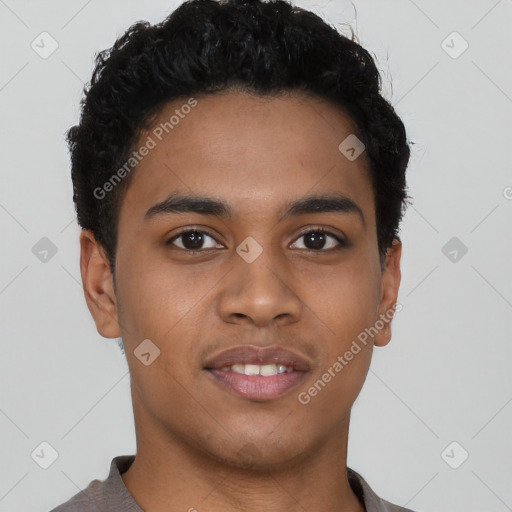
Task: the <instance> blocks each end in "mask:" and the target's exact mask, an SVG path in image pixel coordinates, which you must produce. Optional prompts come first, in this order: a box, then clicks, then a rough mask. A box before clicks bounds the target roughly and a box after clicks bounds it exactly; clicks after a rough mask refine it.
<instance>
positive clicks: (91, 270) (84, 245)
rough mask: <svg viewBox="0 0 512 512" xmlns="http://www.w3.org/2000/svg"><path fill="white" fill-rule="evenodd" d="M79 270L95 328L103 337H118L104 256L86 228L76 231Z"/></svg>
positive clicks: (118, 332)
mask: <svg viewBox="0 0 512 512" xmlns="http://www.w3.org/2000/svg"><path fill="white" fill-rule="evenodd" d="M80 273H81V276H82V285H83V289H84V295H85V301H86V302H87V307H88V308H89V311H90V312H91V315H92V317H93V319H94V322H95V324H96V329H97V330H98V332H99V333H100V334H101V335H102V336H103V337H105V338H117V337H119V336H120V335H121V334H120V329H119V322H118V315H117V302H116V295H115V291H114V282H113V276H112V273H111V271H110V266H109V262H108V258H107V256H106V254H105V251H104V249H103V247H102V246H101V244H99V242H98V241H97V240H96V238H95V236H94V234H93V233H92V232H91V231H89V230H87V229H82V232H81V233H80Z"/></svg>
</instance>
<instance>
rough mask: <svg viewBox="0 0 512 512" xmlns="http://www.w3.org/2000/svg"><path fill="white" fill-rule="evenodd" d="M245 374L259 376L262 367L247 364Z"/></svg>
mask: <svg viewBox="0 0 512 512" xmlns="http://www.w3.org/2000/svg"><path fill="white" fill-rule="evenodd" d="M244 373H245V375H259V374H260V367H259V366H258V365H257V364H246V365H245V372H244Z"/></svg>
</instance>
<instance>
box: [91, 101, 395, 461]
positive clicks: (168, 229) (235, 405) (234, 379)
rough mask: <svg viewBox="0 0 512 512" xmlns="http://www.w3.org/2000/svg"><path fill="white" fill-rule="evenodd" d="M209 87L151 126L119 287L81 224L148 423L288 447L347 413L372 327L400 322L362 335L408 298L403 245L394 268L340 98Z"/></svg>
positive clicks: (121, 238) (313, 439) (295, 453)
mask: <svg viewBox="0 0 512 512" xmlns="http://www.w3.org/2000/svg"><path fill="white" fill-rule="evenodd" d="M196 101H197V105H196V106H194V108H191V109H188V108H185V109H184V108H182V106H183V105H184V104H186V103H187V100H186V99H185V100H183V101H178V102H176V101H175V102H173V103H171V104H168V105H166V106H165V108H163V109H162V110H161V111H160V112H159V114H158V117H157V118H156V119H154V121H153V124H152V126H151V127H150V129H149V130H148V131H147V132H146V133H145V134H142V135H141V137H140V139H139V144H138V145H137V147H140V146H142V145H143V144H145V143H146V142H147V141H148V136H149V137H151V138H152V140H153V141H154V142H155V145H154V147H153V148H152V149H151V150H150V151H149V152H148V154H147V155H146V156H145V157H144V158H143V159H142V160H141V161H140V163H139V164H138V166H137V168H136V171H134V174H133V176H132V181H131V182H130V184H129V187H128V189H127V191H126V194H125V196H124V198H123V201H122V205H121V210H120V216H119V226H118V245H117V253H116V254H117V255H116V291H115V293H114V289H113V286H112V276H111V275H110V273H109V270H108V263H107V260H106V258H105V256H104V253H103V252H102V250H101V248H100V247H99V246H98V245H97V244H96V243H95V241H94V239H93V237H92V235H91V234H90V233H88V232H83V234H82V239H81V241H82V265H81V267H82V278H83V280H84V287H85V290H86V298H87V301H88V305H89V308H90V310H91V312H92V314H93V316H94V319H95V321H96V325H97V328H98V330H99V332H100V333H101V334H102V335H103V336H106V337H117V336H119V335H121V336H122V338H123V342H124V346H125V349H126V357H127V360H128V364H129V368H130V372H131V379H132V398H133V403H134V412H135V420H136V428H137V436H138V439H140V438H143V439H145V440H146V441H145V442H146V443H150V442H152V441H150V440H149V439H150V437H151V439H153V440H154V441H153V442H154V443H157V442H158V443H165V442H169V443H171V442H174V443H179V444H180V445H181V446H186V447H188V448H190V449H191V450H197V451H200V452H202V453H203V454H204V453H206V454H207V455H209V456H211V457H213V458H215V459H221V460H223V461H226V462H227V463H229V464H235V465H236V464H244V463H245V462H244V461H246V459H247V456H249V457H250V458H251V461H252V463H253V464H255V465H259V466H261V467H268V466H270V465H278V464H286V462H287V461H290V460H291V459H292V458H295V459H296V460H297V458H300V457H306V456H307V455H308V454H311V453H313V452H314V450H315V449H317V448H318V446H320V445H322V444H325V443H326V442H328V441H329V439H334V438H336V437H337V436H339V433H340V432H343V431H344V429H345V431H346V429H347V428H348V420H349V414H350V408H351V406H352V404H353V402H354V400H355V399H356V397H357V395H358V393H359V391H360V389H361V387H362V385H363V382H364V379H365V377H366V374H367V371H368V367H369V364H370V360H371V355H372V350H373V345H374V344H377V345H384V344H386V343H387V342H388V341H389V338H390V329H389V324H386V326H385V327H384V328H381V329H379V332H378V333H375V331H373V335H372V336H371V337H369V338H367V341H366V343H362V342H361V341H360V340H361V339H362V338H361V333H363V332H365V329H367V328H369V327H371V326H374V325H375V324H376V322H377V321H378V320H379V318H382V315H383V314H385V313H387V312H389V310H390V309H391V308H392V307H393V305H394V304H395V302H396V296H397V292H398V286H399V281H400V272H399V259H400V245H399V244H398V243H397V244H395V245H394V246H393V247H392V248H390V250H389V251H388V254H387V257H386V260H385V266H384V270H382V269H381V264H380V259H379V253H378V247H377V232H376V222H375V206H374V198H373V192H372V189H371V185H370V178H369V174H368V162H367V160H366V155H365V153H364V152H363V153H362V154H361V156H359V157H358V158H356V159H355V160H350V159H348V158H347V157H346V156H345V155H344V154H343V153H342V152H341V151H340V150H339V149H338V146H339V145H340V143H341V142H342V141H343V140H344V139H346V137H348V136H349V135H351V134H353V133H354V132H355V126H354V124H353V123H352V121H351V119H350V118H349V117H348V116H347V115H346V114H345V113H344V112H343V111H342V110H341V109H339V108H337V107H335V106H333V105H332V104H330V103H328V102H325V101H322V100H320V99H312V98H308V97H305V96H302V95H289V96H283V97H280V98H273V99H269V98H260V97H253V96H250V95H247V94H243V93H234V92H230V93H224V94H221V95H215V96H210V97H197V98H196ZM176 110H179V111H180V112H181V115H180V116H179V121H178V123H176V124H174V123H173V128H172V130H171V129H170V128H169V127H168V132H169V133H167V132H166V131H165V130H163V131H162V128H161V127H162V124H161V123H165V122H166V121H169V119H170V118H171V116H173V115H174V114H175V112H176ZM184 112H187V113H186V115H185V114H184ZM174 121H176V119H174ZM159 127H160V129H159ZM161 132H162V133H161ZM156 134H159V136H157V135H156ZM160 139H161V140H160ZM149 145H152V144H151V143H150V144H149ZM187 197H188V198H189V199H188V200H187ZM191 197H193V198H194V200H190V198H191ZM312 198H316V201H314V200H313V201H307V200H306V199H312ZM206 199H207V200H208V202H201V201H205V200H206ZM184 230H185V231H186V233H183V231H184ZM358 336H359V338H358ZM143 340H150V341H149V342H148V341H145V342H144V343H145V344H146V345H141V343H142V342H143ZM358 340H359V341H358ZM354 342H356V345H357V346H358V348H359V350H358V351H356V349H355V348H354ZM229 349H235V351H234V352H228V353H226V352H225V351H226V350H229ZM236 349H240V350H236ZM261 349H264V353H262V350H261ZM158 351H159V352H158ZM140 352H145V353H146V354H149V355H145V356H143V357H142V359H144V358H145V362H146V363H149V364H144V363H143V362H142V361H141V358H140ZM347 352H352V357H350V356H348V355H347V356H345V354H346V353H347ZM137 354H138V355H139V357H138V356H137ZM156 356H157V357H156ZM155 357H156V358H155ZM340 357H341V360H342V361H343V363H342V362H341V360H340ZM336 362H338V365H336ZM244 364H247V366H232V365H244ZM273 364H275V365H276V366H272V365H273ZM255 365H257V366H255ZM280 365H281V367H280ZM340 365H341V369H340ZM227 368H228V369H227ZM276 371H281V372H284V373H278V374H277V375H272V374H275V372H276ZM240 372H242V373H240ZM258 372H260V373H265V374H270V375H266V376H264V375H256V374H257V373H258ZM245 373H255V374H254V375H245ZM326 373H328V374H329V375H330V376H331V378H330V379H329V377H325V374H326ZM322 376H324V377H322ZM319 380H320V381H322V382H323V385H322V384H321V383H320V384H319V382H318V381H319ZM315 383H316V387H315ZM314 389H316V392H315V391H314ZM150 434H151V435H150Z"/></svg>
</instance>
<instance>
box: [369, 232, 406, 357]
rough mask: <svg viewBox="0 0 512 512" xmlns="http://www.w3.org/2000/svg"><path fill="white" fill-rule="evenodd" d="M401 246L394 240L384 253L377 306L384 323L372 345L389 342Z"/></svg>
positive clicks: (382, 344)
mask: <svg viewBox="0 0 512 512" xmlns="http://www.w3.org/2000/svg"><path fill="white" fill-rule="evenodd" d="M401 256H402V244H401V242H400V240H398V239H396V238H395V239H394V240H393V243H392V245H391V247H390V248H389V249H388V250H387V251H386V257H385V261H384V269H383V271H382V278H381V299H380V306H379V320H381V321H383V322H384V326H383V328H382V329H379V332H378V333H377V334H376V335H375V338H374V344H375V345H376V346H378V347H384V346H385V345H387V344H388V343H389V342H390V340H391V318H392V313H393V312H394V310H395V307H396V301H397V298H398V288H399V287H400V279H401V274H400V258H401Z"/></svg>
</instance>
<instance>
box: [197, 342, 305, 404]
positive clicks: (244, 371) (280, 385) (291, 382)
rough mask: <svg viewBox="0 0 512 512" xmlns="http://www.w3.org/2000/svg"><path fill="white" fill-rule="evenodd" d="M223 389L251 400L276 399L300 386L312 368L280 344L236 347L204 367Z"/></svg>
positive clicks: (303, 359)
mask: <svg viewBox="0 0 512 512" xmlns="http://www.w3.org/2000/svg"><path fill="white" fill-rule="evenodd" d="M203 369H204V370H205V371H207V372H208V373H209V374H210V375H211V376H212V377H213V379H214V381H215V382H216V383H217V384H219V385H220V386H221V387H222V389H224V390H229V391H230V392H232V393H235V394H236V395H238V396H241V397H243V398H245V399H248V400H254V401H267V400H273V399H276V398H278V397H280V396H282V395H284V394H285V393H287V392H288V391H290V390H291V389H293V388H294V387H296V386H298V385H299V384H300V383H301V382H302V381H303V379H304V376H305V375H306V373H307V372H308V371H309V369H310V365H309V363H308V362H307V360H306V359H305V358H303V357H302V356H299V355H298V354H295V353H293V352H291V351H290V350H287V349H284V348H281V347H265V348H263V347H256V346H252V345H248V346H242V347H235V348H233V349H230V350H227V351H224V352H222V353H221V354H219V355H217V356H216V357H214V358H212V359H210V360H209V361H208V362H207V363H206V365H205V366H204V368H203Z"/></svg>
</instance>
